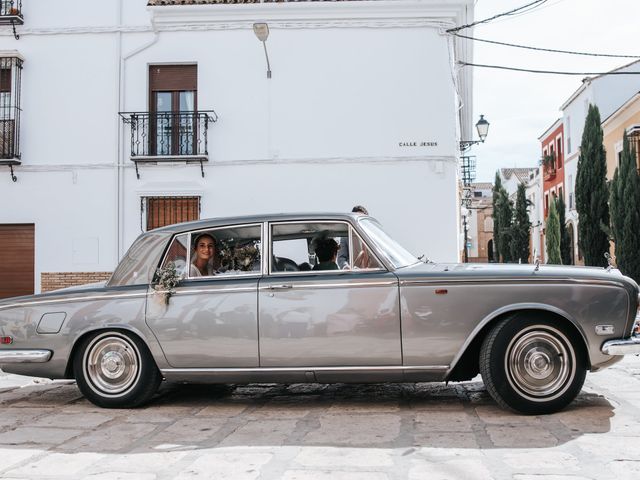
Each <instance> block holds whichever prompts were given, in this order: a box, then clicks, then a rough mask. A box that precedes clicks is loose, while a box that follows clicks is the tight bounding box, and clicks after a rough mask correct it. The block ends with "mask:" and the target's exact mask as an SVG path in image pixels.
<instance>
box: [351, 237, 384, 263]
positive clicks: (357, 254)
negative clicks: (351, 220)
mask: <svg viewBox="0 0 640 480" xmlns="http://www.w3.org/2000/svg"><path fill="white" fill-rule="evenodd" d="M352 245H353V255H352V258H353V260H352V262H353V263H352V268H353V269H354V270H380V269H382V268H383V267H382V264H381V263H380V261H379V260H378V259H377V258H376V256H375V255H374V254H373V252H372V251H371V249H370V248H369V247H368V246H367V244H366V243H364V241H363V240H362V238H360V235H358V234H357V233H356V232H355V231H353V233H352Z"/></svg>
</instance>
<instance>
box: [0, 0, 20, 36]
mask: <svg viewBox="0 0 640 480" xmlns="http://www.w3.org/2000/svg"><path fill="white" fill-rule="evenodd" d="M22 24H24V17H23V16H22V0H0V25H11V26H12V27H13V36H14V37H15V38H16V40H18V39H19V38H20V35H18V32H16V25H22Z"/></svg>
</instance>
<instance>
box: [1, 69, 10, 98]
mask: <svg viewBox="0 0 640 480" xmlns="http://www.w3.org/2000/svg"><path fill="white" fill-rule="evenodd" d="M0 92H4V93H6V92H11V69H10V68H0Z"/></svg>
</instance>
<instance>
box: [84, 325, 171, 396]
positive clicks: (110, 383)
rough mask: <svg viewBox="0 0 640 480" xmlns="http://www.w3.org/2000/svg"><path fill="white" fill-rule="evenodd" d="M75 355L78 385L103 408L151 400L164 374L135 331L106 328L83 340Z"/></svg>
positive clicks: (85, 394)
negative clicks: (132, 333) (109, 329)
mask: <svg viewBox="0 0 640 480" xmlns="http://www.w3.org/2000/svg"><path fill="white" fill-rule="evenodd" d="M81 342H82V343H81V344H80V345H79V348H78V349H77V351H76V355H75V357H74V359H73V370H74V374H75V377H76V382H77V384H78V388H79V389H80V391H81V392H82V394H83V395H84V396H85V397H86V398H87V399H88V400H89V401H91V402H92V403H94V404H95V405H98V406H99V407H104V408H135V407H139V406H141V405H143V404H144V403H146V402H148V401H149V400H150V399H151V397H153V395H154V394H155V393H156V391H157V390H158V385H159V384H160V381H161V380H162V376H161V374H160V371H159V370H158V367H157V366H156V364H155V362H154V360H153V357H152V356H151V354H150V353H149V350H148V349H147V346H146V345H145V344H144V342H142V341H141V340H140V339H139V338H138V337H136V336H135V335H131V334H127V333H124V332H121V331H103V332H97V333H94V334H91V335H89V336H88V337H86V338H85V339H83V340H82V341H81Z"/></svg>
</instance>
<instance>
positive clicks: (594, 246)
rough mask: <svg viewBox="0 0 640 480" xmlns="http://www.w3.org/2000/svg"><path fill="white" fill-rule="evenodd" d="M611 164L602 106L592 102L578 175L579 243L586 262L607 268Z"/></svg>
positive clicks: (582, 144) (581, 149) (584, 134)
mask: <svg viewBox="0 0 640 480" xmlns="http://www.w3.org/2000/svg"><path fill="white" fill-rule="evenodd" d="M606 174H607V164H606V158H605V151H604V146H603V145H602V128H601V126H600V112H599V111H598V107H596V106H594V105H589V112H588V113H587V119H586V121H585V125H584V132H583V134H582V143H581V144H580V157H579V158H578V173H577V175H576V210H577V211H578V219H579V224H578V242H579V244H580V248H581V249H582V253H583V254H584V262H585V265H593V266H599V267H604V266H606V265H607V260H606V258H605V257H604V254H605V253H606V252H608V251H609V238H608V235H607V233H606V228H608V226H609V205H608V200H609V193H608V191H607V183H606Z"/></svg>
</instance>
